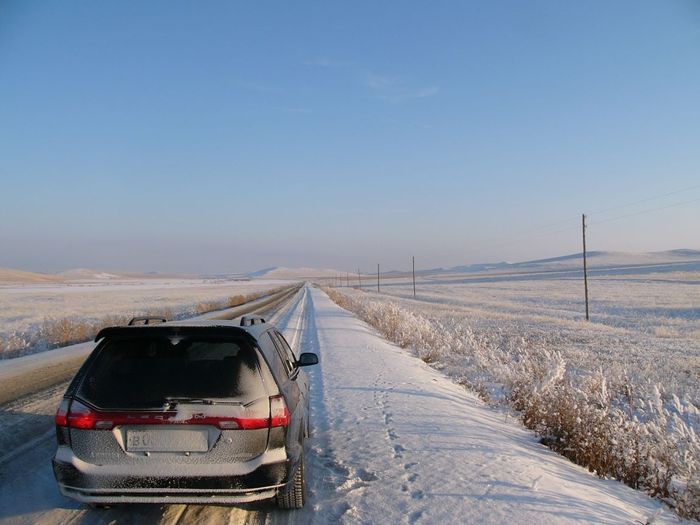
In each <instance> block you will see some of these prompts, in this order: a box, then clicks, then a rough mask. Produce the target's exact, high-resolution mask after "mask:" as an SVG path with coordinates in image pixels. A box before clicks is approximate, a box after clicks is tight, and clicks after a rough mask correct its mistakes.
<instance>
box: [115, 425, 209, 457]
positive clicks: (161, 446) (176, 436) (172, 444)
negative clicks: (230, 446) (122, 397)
mask: <svg viewBox="0 0 700 525" xmlns="http://www.w3.org/2000/svg"><path fill="white" fill-rule="evenodd" d="M126 450H128V451H129V452H206V451H207V450H209V440H208V436H207V431H206V430H182V429H174V428H173V429H163V430H127V431H126Z"/></svg>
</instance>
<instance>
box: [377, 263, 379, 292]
mask: <svg viewBox="0 0 700 525" xmlns="http://www.w3.org/2000/svg"><path fill="white" fill-rule="evenodd" d="M377 293H379V263H377Z"/></svg>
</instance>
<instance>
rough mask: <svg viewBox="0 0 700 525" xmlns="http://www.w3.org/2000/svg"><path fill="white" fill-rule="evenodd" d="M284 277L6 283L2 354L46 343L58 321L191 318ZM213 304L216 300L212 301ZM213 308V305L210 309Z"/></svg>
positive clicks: (0, 310)
mask: <svg viewBox="0 0 700 525" xmlns="http://www.w3.org/2000/svg"><path fill="white" fill-rule="evenodd" d="M285 284H289V283H288V282H284V281H279V280H255V281H233V280H230V281H229V280H215V279H143V280H121V281H99V280H76V281H69V282H64V283H38V284H35V283H25V284H0V358H2V355H3V350H4V353H5V354H6V355H7V354H8V353H13V352H16V351H18V350H24V351H39V350H42V349H45V348H46V340H45V339H46V338H45V337H44V334H43V333H42V332H46V330H47V328H55V327H56V324H57V322H59V321H62V320H68V321H69V322H71V323H73V324H79V323H96V322H100V321H101V320H104V319H108V318H115V317H131V316H134V315H144V314H147V313H159V314H166V315H165V316H166V317H168V318H175V317H188V316H191V315H194V314H197V313H201V312H202V311H203V309H205V308H206V307H208V306H216V305H217V304H220V305H221V306H222V307H224V306H226V303H227V301H228V300H229V299H230V298H231V297H235V296H248V295H251V294H257V293H261V292H265V291H266V290H271V289H274V288H278V287H280V286H283V285H285ZM212 303H213V304H212ZM210 309H211V308H210Z"/></svg>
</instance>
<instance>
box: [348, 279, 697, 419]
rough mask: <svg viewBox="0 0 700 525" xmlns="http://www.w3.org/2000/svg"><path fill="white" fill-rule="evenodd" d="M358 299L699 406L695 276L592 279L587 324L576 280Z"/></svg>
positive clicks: (452, 285)
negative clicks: (524, 345) (534, 349)
mask: <svg viewBox="0 0 700 525" xmlns="http://www.w3.org/2000/svg"><path fill="white" fill-rule="evenodd" d="M364 289H365V290H367V291H369V292H370V293H371V296H372V298H373V299H377V300H379V301H384V302H388V301H391V302H394V303H397V304H399V305H401V306H405V307H406V308H408V309H410V310H411V311H413V312H416V313H419V314H421V315H424V316H426V317H428V318H431V319H435V320H438V321H441V322H448V323H450V322H453V321H455V320H457V321H459V322H461V323H463V324H465V325H468V326H469V327H471V328H472V329H473V330H474V331H475V332H476V333H478V334H479V335H482V336H485V337H489V338H492V339H499V340H501V341H504V340H506V341H519V340H526V341H528V342H529V343H531V344H537V345H540V346H544V347H547V348H549V349H554V350H557V351H559V352H561V353H562V354H563V356H564V358H565V359H566V360H567V361H568V362H570V363H573V364H575V365H576V366H579V367H580V368H581V369H585V370H595V369H597V368H603V369H608V370H611V369H615V370H617V371H618V372H619V373H622V372H623V371H624V372H625V373H627V374H629V375H631V376H633V378H634V379H636V380H639V381H644V382H648V381H650V382H654V383H659V384H661V385H663V387H664V388H665V389H666V390H667V391H668V392H669V393H676V394H678V395H679V396H681V397H682V396H683V395H688V396H689V398H690V399H691V400H692V401H693V402H694V403H695V404H696V405H697V404H700V272H664V273H651V274H630V275H608V274H606V273H604V272H603V273H601V274H599V275H596V276H594V277H592V278H591V279H590V280H589V294H590V311H591V322H590V323H589V322H586V321H585V320H584V312H585V306H584V301H583V282H582V279H581V278H578V277H561V276H559V275H554V276H552V275H491V276H488V275H480V276H466V275H462V276H435V277H431V278H426V279H420V280H419V281H418V287H417V299H415V300H414V298H413V287H412V284H411V282H410V281H408V280H406V279H395V280H387V281H384V282H382V283H381V292H382V293H381V294H379V295H377V294H376V286H375V287H370V286H365V287H364ZM342 291H344V292H345V291H347V293H350V294H357V293H358V292H356V291H354V290H352V291H348V290H346V289H342Z"/></svg>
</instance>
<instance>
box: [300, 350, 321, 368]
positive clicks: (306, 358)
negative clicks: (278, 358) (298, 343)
mask: <svg viewBox="0 0 700 525" xmlns="http://www.w3.org/2000/svg"><path fill="white" fill-rule="evenodd" d="M317 364H318V356H317V355H316V354H314V353H313V352H304V353H302V354H301V355H300V356H299V360H298V361H297V366H311V365H317Z"/></svg>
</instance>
